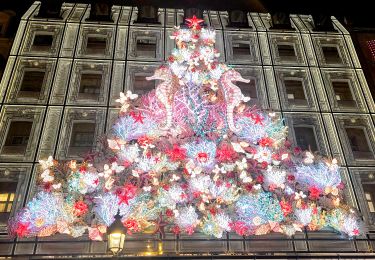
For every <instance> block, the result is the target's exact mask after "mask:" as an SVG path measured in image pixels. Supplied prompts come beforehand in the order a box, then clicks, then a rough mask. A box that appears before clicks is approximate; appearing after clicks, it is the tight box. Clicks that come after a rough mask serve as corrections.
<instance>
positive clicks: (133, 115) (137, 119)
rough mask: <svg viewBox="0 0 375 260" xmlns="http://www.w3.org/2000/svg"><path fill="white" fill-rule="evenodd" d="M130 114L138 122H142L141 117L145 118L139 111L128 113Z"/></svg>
mask: <svg viewBox="0 0 375 260" xmlns="http://www.w3.org/2000/svg"><path fill="white" fill-rule="evenodd" d="M130 115H131V117H132V118H133V119H134V121H135V123H137V122H139V123H141V124H143V119H145V117H144V116H142V113H141V112H139V113H138V115H137V114H136V113H135V112H133V113H130Z"/></svg>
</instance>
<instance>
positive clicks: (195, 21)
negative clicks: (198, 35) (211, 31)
mask: <svg viewBox="0 0 375 260" xmlns="http://www.w3.org/2000/svg"><path fill="white" fill-rule="evenodd" d="M186 22H187V25H188V26H189V27H190V28H193V29H198V30H199V29H200V26H201V25H200V24H201V23H203V22H204V20H203V19H199V18H197V17H196V16H195V15H193V18H187V19H186Z"/></svg>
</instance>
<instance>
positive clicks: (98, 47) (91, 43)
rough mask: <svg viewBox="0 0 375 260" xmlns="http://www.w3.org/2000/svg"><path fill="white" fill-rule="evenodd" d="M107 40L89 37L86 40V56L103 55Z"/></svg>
mask: <svg viewBox="0 0 375 260" xmlns="http://www.w3.org/2000/svg"><path fill="white" fill-rule="evenodd" d="M106 46H107V39H106V38H105V37H103V36H102V37H100V36H99V37H95V36H89V37H88V38H87V45H86V54H103V55H104V54H105V49H106Z"/></svg>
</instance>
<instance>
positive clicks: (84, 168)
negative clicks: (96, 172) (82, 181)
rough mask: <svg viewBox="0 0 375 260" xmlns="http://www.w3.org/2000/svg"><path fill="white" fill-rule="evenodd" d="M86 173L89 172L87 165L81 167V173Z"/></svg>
mask: <svg viewBox="0 0 375 260" xmlns="http://www.w3.org/2000/svg"><path fill="white" fill-rule="evenodd" d="M85 171H87V167H86V165H81V166H80V167H79V172H85Z"/></svg>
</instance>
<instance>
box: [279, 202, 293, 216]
mask: <svg viewBox="0 0 375 260" xmlns="http://www.w3.org/2000/svg"><path fill="white" fill-rule="evenodd" d="M280 207H281V210H282V211H283V214H284V217H286V216H288V215H289V214H290V213H292V212H293V207H292V205H291V204H290V203H289V202H287V201H280Z"/></svg>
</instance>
